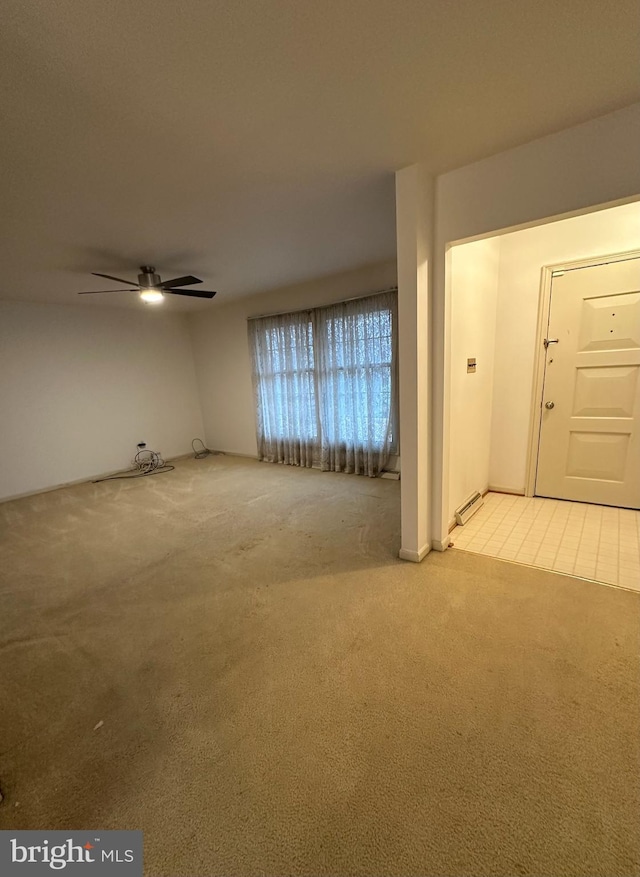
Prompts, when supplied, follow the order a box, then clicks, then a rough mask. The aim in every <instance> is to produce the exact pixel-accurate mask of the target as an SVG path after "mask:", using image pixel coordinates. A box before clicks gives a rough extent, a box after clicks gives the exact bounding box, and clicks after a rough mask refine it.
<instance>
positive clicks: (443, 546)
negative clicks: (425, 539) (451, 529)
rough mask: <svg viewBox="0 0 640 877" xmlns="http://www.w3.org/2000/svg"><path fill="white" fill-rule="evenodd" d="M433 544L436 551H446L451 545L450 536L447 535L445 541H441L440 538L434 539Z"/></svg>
mask: <svg viewBox="0 0 640 877" xmlns="http://www.w3.org/2000/svg"><path fill="white" fill-rule="evenodd" d="M431 544H432V547H433V550H434V551H446V550H447V548H448V547H449V537H448V536H447V538H446V539H445V541H444V542H441V541H440V540H439V539H434V540H433V542H432V543H431Z"/></svg>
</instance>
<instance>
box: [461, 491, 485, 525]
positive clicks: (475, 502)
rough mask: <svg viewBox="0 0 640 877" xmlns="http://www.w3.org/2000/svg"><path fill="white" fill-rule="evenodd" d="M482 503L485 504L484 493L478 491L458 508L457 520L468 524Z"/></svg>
mask: <svg viewBox="0 0 640 877" xmlns="http://www.w3.org/2000/svg"><path fill="white" fill-rule="evenodd" d="M482 505H484V500H483V498H482V494H481V493H479V492H478V491H476V492H475V493H474V494H473V495H472V496H470V497H469V499H468V500H467V501H466V502H465V503H464V504H463V505H461V506H460V508H459V509H456V522H457V523H458V524H466V523H467V521H468V520H469V518H472V517H473V516H474V515H475V513H476V512H477V511H478V509H479V508H480V506H482Z"/></svg>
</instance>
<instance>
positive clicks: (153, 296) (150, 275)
mask: <svg viewBox="0 0 640 877" xmlns="http://www.w3.org/2000/svg"><path fill="white" fill-rule="evenodd" d="M140 271H141V273H140V274H138V282H137V283H136V282H135V281H133V280H123V279H122V278H121V277H112V276H111V274H100V273H98V272H97V271H92V272H91V273H92V274H93V276H94V277H106V278H107V280H115V281H117V282H118V283H126V284H127V286H129V287H131V288H129V289H95V290H90V291H89V292H79V293H78V295H97V294H99V293H103V292H138V293H140V298H141V299H142V300H143V301H144V302H147V304H159V303H160V302H161V301H162V300H163V299H164V296H165V293H167V294H169V295H188V296H190V297H191V298H213V297H214V295H215V294H216V293H215V292H205V291H204V290H199V289H177V288H176V287H180V286H191V285H192V284H194V283H202V280H200V278H198V277H194V276H193V275H192V274H187V275H186V276H185V277H174V279H173V280H164V281H163V280H162V279H161V278H160V275H159V274H156V269H155V268H153V267H152V266H151V265H141V266H140Z"/></svg>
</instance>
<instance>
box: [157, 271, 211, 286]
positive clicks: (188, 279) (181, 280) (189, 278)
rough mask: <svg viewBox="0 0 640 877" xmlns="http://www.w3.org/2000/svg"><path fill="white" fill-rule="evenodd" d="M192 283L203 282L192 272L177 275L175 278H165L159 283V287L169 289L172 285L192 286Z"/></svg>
mask: <svg viewBox="0 0 640 877" xmlns="http://www.w3.org/2000/svg"><path fill="white" fill-rule="evenodd" d="M192 283H202V280H200V279H199V278H198V277H194V276H193V275H192V274H187V275H186V276H185V277H175V278H174V279H173V280H163V281H162V283H161V284H160V285H159V287H158V288H159V289H169V287H171V288H172V289H173V287H174V286H191V284H192Z"/></svg>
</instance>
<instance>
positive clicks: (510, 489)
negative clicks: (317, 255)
mask: <svg viewBox="0 0 640 877" xmlns="http://www.w3.org/2000/svg"><path fill="white" fill-rule="evenodd" d="M487 493H508V494H509V495H510V496H524V495H525V494H526V490H525V489H524V487H523V488H522V489H521V490H520V489H514V488H513V487H493V485H489V487H488V488H487ZM483 495H484V494H483Z"/></svg>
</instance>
